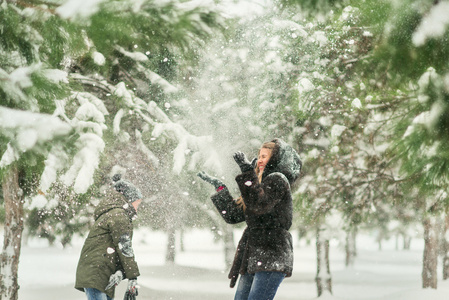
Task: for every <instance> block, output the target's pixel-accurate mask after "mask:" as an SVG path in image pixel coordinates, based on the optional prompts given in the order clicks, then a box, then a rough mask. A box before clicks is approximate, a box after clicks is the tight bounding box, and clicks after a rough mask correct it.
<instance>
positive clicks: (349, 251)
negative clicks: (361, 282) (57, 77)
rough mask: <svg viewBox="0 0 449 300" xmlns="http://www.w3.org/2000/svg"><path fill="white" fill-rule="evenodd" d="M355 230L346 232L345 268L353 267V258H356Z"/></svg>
mask: <svg viewBox="0 0 449 300" xmlns="http://www.w3.org/2000/svg"><path fill="white" fill-rule="evenodd" d="M356 237H357V228H355V227H351V228H349V229H348V230H347V231H346V246H345V250H346V260H345V264H346V267H349V266H353V265H354V260H355V257H356V256H357V247H356Z"/></svg>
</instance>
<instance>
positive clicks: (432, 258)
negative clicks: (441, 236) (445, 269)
mask: <svg viewBox="0 0 449 300" xmlns="http://www.w3.org/2000/svg"><path fill="white" fill-rule="evenodd" d="M423 226H424V255H423V269H422V287H423V288H433V289H436V288H437V263H438V230H437V222H436V217H426V218H425V219H424V221H423Z"/></svg>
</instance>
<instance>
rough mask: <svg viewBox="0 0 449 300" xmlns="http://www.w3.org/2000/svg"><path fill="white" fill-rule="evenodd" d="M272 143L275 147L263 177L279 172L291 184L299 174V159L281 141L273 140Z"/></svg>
mask: <svg viewBox="0 0 449 300" xmlns="http://www.w3.org/2000/svg"><path fill="white" fill-rule="evenodd" d="M272 142H273V143H275V146H274V149H273V151H272V153H271V158H270V160H269V161H268V163H267V165H266V167H265V170H264V173H263V177H266V176H268V175H270V174H272V173H274V172H279V173H282V174H284V175H285V177H287V179H288V181H289V183H290V184H292V183H293V182H295V180H296V179H298V177H299V175H300V173H301V168H302V162H301V159H300V157H299V155H298V153H297V152H296V151H295V149H293V148H292V147H291V146H290V145H288V144H287V143H286V142H284V141H283V140H281V139H274V140H272Z"/></svg>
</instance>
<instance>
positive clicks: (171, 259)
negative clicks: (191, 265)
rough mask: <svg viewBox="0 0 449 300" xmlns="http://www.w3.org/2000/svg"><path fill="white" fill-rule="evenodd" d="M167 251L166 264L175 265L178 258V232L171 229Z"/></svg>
mask: <svg viewBox="0 0 449 300" xmlns="http://www.w3.org/2000/svg"><path fill="white" fill-rule="evenodd" d="M167 236H168V239H167V251H166V253H165V263H175V257H176V230H175V228H174V227H172V228H169V230H168V233H167Z"/></svg>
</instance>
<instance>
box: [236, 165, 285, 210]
mask: <svg viewBox="0 0 449 300" xmlns="http://www.w3.org/2000/svg"><path fill="white" fill-rule="evenodd" d="M235 180H236V181H237V184H238V186H239V189H240V192H241V193H242V197H243V200H244V201H245V204H246V209H247V210H248V211H250V212H252V213H254V214H256V215H262V214H266V213H268V212H270V211H271V210H272V209H273V207H274V206H275V205H276V204H278V203H279V202H280V201H281V200H282V199H283V198H284V195H285V193H286V192H288V191H289V190H290V184H289V183H288V180H287V178H286V177H285V176H284V175H283V174H281V173H272V174H270V175H268V176H267V177H265V178H264V180H263V181H262V183H259V179H258V178H257V175H256V173H255V172H254V171H250V172H245V173H242V174H240V175H238V176H237V177H236V179H235Z"/></svg>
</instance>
